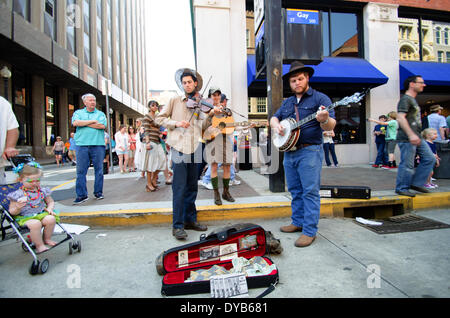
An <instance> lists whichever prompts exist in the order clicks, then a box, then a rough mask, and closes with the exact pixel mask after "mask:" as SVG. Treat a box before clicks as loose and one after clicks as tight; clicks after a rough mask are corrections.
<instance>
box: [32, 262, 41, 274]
mask: <svg viewBox="0 0 450 318" xmlns="http://www.w3.org/2000/svg"><path fill="white" fill-rule="evenodd" d="M37 273H39V261H33V263H31V267H30V274H31V275H33V276H34V275H37Z"/></svg>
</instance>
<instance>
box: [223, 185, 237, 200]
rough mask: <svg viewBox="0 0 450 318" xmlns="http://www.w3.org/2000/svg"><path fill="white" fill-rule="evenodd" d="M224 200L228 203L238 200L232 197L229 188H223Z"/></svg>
mask: <svg viewBox="0 0 450 318" xmlns="http://www.w3.org/2000/svg"><path fill="white" fill-rule="evenodd" d="M222 198H223V199H224V200H227V201H228V202H235V201H236V200H235V199H234V198H233V197H232V196H231V194H230V192H229V191H228V188H223V193H222Z"/></svg>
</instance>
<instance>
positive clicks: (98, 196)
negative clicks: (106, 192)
mask: <svg viewBox="0 0 450 318" xmlns="http://www.w3.org/2000/svg"><path fill="white" fill-rule="evenodd" d="M95 198H96V199H97V200H103V199H104V198H105V197H104V196H103V194H96V195H95Z"/></svg>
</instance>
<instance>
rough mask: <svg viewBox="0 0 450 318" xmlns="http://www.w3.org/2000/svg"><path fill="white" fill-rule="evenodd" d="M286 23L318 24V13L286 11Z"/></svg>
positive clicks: (311, 11) (295, 10) (296, 10)
mask: <svg viewBox="0 0 450 318" xmlns="http://www.w3.org/2000/svg"><path fill="white" fill-rule="evenodd" d="M286 12H287V23H294V24H319V11H313V10H298V9H286Z"/></svg>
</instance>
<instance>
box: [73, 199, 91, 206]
mask: <svg viewBox="0 0 450 318" xmlns="http://www.w3.org/2000/svg"><path fill="white" fill-rule="evenodd" d="M87 200H89V198H88V197H84V198H76V199H75V201H73V205H78V204H81V203H84V202H86V201H87Z"/></svg>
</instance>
